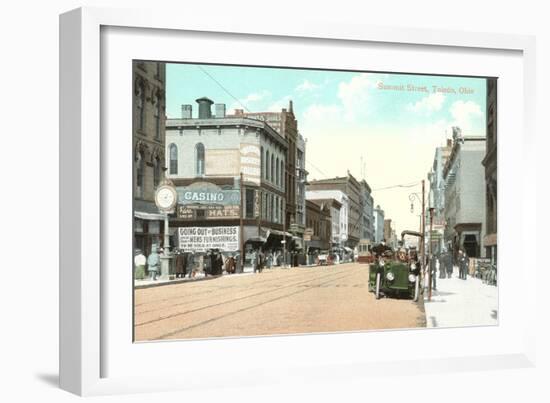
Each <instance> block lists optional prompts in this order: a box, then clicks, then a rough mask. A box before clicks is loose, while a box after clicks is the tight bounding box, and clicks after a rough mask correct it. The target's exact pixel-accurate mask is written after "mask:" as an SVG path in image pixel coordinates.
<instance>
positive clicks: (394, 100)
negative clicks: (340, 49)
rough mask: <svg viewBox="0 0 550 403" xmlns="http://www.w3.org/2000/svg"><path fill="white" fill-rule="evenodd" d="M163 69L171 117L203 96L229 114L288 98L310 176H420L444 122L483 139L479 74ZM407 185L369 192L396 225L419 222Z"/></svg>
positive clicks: (447, 131) (395, 180)
mask: <svg viewBox="0 0 550 403" xmlns="http://www.w3.org/2000/svg"><path fill="white" fill-rule="evenodd" d="M166 74H167V77H166V84H167V89H166V102H167V115H168V117H169V118H177V117H180V114H181V112H180V110H181V105H182V104H193V113H194V114H195V115H196V113H197V109H198V108H197V104H196V103H195V99H197V98H199V97H202V96H207V97H209V98H210V99H212V100H213V101H214V102H216V103H225V104H226V105H227V113H233V109H234V108H243V106H241V104H242V105H244V106H245V107H246V108H247V109H248V110H250V111H252V112H260V111H280V110H281V108H284V107H288V101H289V100H290V99H292V101H293V104H294V113H295V114H296V117H297V119H298V129H299V131H300V133H301V134H302V135H303V136H304V137H305V138H306V139H307V149H306V168H307V169H308V170H309V172H310V175H309V178H310V179H321V178H324V177H331V176H344V175H346V171H347V170H348V169H349V170H350V172H351V173H352V174H353V175H354V176H355V177H357V178H361V176H362V175H363V174H364V175H363V176H364V178H365V179H366V180H367V182H368V183H369V184H370V185H371V187H372V188H373V189H377V188H382V187H386V186H389V185H393V184H401V183H410V182H413V181H420V180H421V179H425V178H426V174H427V172H428V170H429V168H430V166H431V164H432V161H433V155H434V152H435V147H437V146H441V145H443V144H444V143H445V139H446V138H447V137H449V136H450V135H451V127H452V126H459V127H460V128H461V129H462V132H463V134H464V135H478V136H484V135H485V98H486V89H485V85H486V84H485V79H480V78H465V77H448V76H433V75H432V76H430V75H408V74H390V73H361V72H339V71H326V70H299V69H281V68H258V67H234V66H213V65H194V64H168V65H167V73H166ZM222 86H223V87H224V88H225V90H224V89H222ZM453 91H454V92H453ZM237 100H238V101H237ZM361 161H363V163H364V165H363V166H361ZM413 190H416V189H413ZM410 191H411V190H410V189H407V190H399V189H396V190H386V191H380V192H376V191H375V192H374V198H375V204H380V205H381V206H382V208H384V209H385V210H386V215H387V216H391V217H393V219H394V221H397V224H398V225H397V227H398V229H399V230H401V229H404V227H411V226H413V225H414V226H416V223H417V222H418V218H417V217H413V215H411V213H410V203H409V202H408V193H410ZM403 200H404V201H403ZM402 207H403V210H404V211H402ZM413 228H415V227H413Z"/></svg>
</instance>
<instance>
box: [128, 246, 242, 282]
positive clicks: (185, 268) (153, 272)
mask: <svg viewBox="0 0 550 403" xmlns="http://www.w3.org/2000/svg"><path fill="white" fill-rule="evenodd" d="M161 252H162V250H160V249H159V247H158V246H157V245H153V246H152V247H151V253H150V254H149V256H147V257H145V255H144V254H143V251H142V250H141V249H136V250H135V256H134V266H135V278H136V279H137V280H143V279H145V278H146V277H147V276H148V277H149V279H150V280H153V281H156V280H157V279H158V276H159V273H160V265H161V260H160V253H161ZM174 255H175V259H174V273H175V276H176V278H185V277H188V278H193V277H195V276H196V274H197V273H199V272H202V273H204V275H205V276H219V275H221V274H222V273H223V271H224V270H225V271H226V272H227V273H228V274H233V273H236V271H237V259H238V255H237V256H232V255H231V256H227V257H225V258H224V256H223V255H222V253H221V252H219V251H218V250H209V251H208V252H206V254H204V255H199V254H196V253H194V252H184V251H183V250H181V249H175V250H174Z"/></svg>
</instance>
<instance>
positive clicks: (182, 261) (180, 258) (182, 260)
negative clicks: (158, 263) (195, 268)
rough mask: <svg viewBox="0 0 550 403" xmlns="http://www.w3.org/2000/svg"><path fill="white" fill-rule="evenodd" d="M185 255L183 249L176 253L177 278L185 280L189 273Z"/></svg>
mask: <svg viewBox="0 0 550 403" xmlns="http://www.w3.org/2000/svg"><path fill="white" fill-rule="evenodd" d="M186 260H187V259H186V257H185V253H183V251H182V250H181V249H178V250H177V251H176V278H185V273H186V271H187V268H186V265H187V262H186Z"/></svg>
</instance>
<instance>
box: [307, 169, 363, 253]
mask: <svg viewBox="0 0 550 403" xmlns="http://www.w3.org/2000/svg"><path fill="white" fill-rule="evenodd" d="M307 190H308V193H309V192H310V191H320V190H338V191H341V192H342V193H344V194H345V195H346V196H347V198H348V217H347V218H348V228H347V239H346V241H345V242H344V246H346V247H348V248H351V249H353V248H355V247H356V246H357V244H358V243H359V239H360V238H361V223H362V218H363V204H362V192H361V185H360V184H359V182H358V181H357V179H355V178H354V177H353V175H351V174H350V173H349V171H348V174H347V176H344V177H336V178H330V179H321V180H314V181H308V185H307ZM307 198H308V199H309V197H307ZM337 200H338V199H337ZM338 201H340V200H338ZM342 204H343V203H342Z"/></svg>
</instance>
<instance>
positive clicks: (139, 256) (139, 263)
mask: <svg viewBox="0 0 550 403" xmlns="http://www.w3.org/2000/svg"><path fill="white" fill-rule="evenodd" d="M146 264H147V258H146V257H145V255H144V254H143V252H142V251H141V249H136V251H135V257H134V266H135V268H134V270H135V272H134V273H135V280H143V279H144V278H145V265H146Z"/></svg>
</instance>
